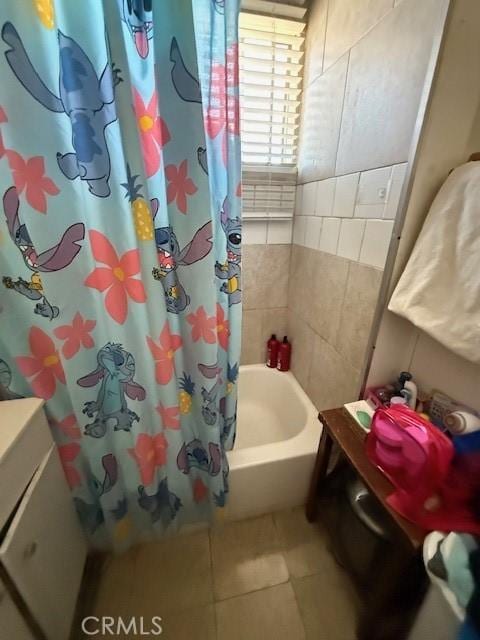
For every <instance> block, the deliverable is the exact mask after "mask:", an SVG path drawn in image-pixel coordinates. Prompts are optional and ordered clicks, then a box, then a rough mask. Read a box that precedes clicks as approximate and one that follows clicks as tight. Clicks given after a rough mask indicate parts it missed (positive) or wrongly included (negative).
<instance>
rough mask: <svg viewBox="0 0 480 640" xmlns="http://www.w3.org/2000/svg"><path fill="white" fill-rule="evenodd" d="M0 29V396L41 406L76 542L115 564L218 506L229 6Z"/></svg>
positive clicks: (61, 19)
mask: <svg viewBox="0 0 480 640" xmlns="http://www.w3.org/2000/svg"><path fill="white" fill-rule="evenodd" d="M0 18H1V24H0V28H1V40H0V96H1V97H0V136H1V137H0V167H1V171H0V181H1V184H0V188H1V195H2V199H3V207H2V211H0V248H1V257H0V277H1V280H2V282H1V283H0V348H1V351H0V383H1V385H2V389H3V395H4V396H6V397H8V398H18V397H22V396H32V395H33V396H37V397H40V398H43V399H44V400H45V401H46V405H45V407H46V412H47V416H48V419H49V422H50V425H51V429H52V432H53V435H54V437H55V439H56V442H57V444H58V450H59V454H60V458H61V461H62V464H63V467H64V470H65V474H66V477H67V480H68V482H69V484H70V487H71V489H72V492H73V500H74V502H75V506H76V509H77V512H78V515H79V517H80V520H81V522H82V524H83V527H84V528H85V531H86V532H87V535H88V537H89V540H90V542H91V544H92V545H93V546H95V547H99V548H116V549H122V548H126V547H128V546H129V545H130V544H131V543H132V542H134V541H138V540H147V539H150V538H152V537H154V536H155V535H160V534H162V533H164V532H166V531H172V530H175V529H176V528H177V527H178V526H180V525H184V524H187V523H191V522H196V521H199V520H205V519H208V518H210V517H211V516H212V514H213V513H214V512H215V509H216V508H217V507H223V506H224V505H225V502H226V496H227V493H228V480H227V476H228V464H227V459H226V455H225V451H226V450H228V449H229V448H231V447H232V446H233V442H234V437H235V420H236V382H237V374H238V364H239V349H240V321H241V280H240V275H241V274H240V259H241V252H240V246H241V221H240V152H239V112H238V60H237V57H238V44H237V19H238V0H169V1H166V0H162V1H160V0H153V1H152V0H103V2H102V1H101V0H82V1H81V2H76V1H75V2H74V1H73V0H32V1H30V2H27V0H25V2H11V3H3V5H2V7H1V9H0ZM3 426H4V425H2V427H3Z"/></svg>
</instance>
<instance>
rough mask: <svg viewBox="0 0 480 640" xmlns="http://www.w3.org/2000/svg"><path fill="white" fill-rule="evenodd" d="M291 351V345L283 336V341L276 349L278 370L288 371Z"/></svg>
mask: <svg viewBox="0 0 480 640" xmlns="http://www.w3.org/2000/svg"><path fill="white" fill-rule="evenodd" d="M291 353H292V345H291V344H290V342H289V341H288V340H287V336H284V337H283V342H282V343H281V345H280V348H279V350H278V363H277V369H278V370H279V371H288V370H289V369H290V355H291Z"/></svg>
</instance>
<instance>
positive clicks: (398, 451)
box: [366, 405, 480, 535]
mask: <svg viewBox="0 0 480 640" xmlns="http://www.w3.org/2000/svg"><path fill="white" fill-rule="evenodd" d="M366 448H367V455H368V457H369V459H370V460H371V461H372V462H373V463H374V464H375V465H376V466H377V467H378V468H379V469H380V470H381V471H382V472H383V473H384V474H385V475H386V476H387V477H388V479H389V480H390V481H391V483H392V484H393V485H394V487H395V491H394V492H393V493H392V494H391V495H390V496H389V497H388V498H387V503H388V504H389V506H390V507H391V508H392V509H394V510H395V511H397V512H398V513H400V515H402V516H404V517H405V518H407V519H408V520H411V521H412V522H415V523H416V524H418V525H419V526H421V527H423V528H425V529H429V530H440V531H464V532H468V533H473V534H477V535H478V534H480V521H479V520H478V511H477V509H476V508H475V501H476V500H478V498H479V496H480V477H478V476H476V474H475V475H472V474H471V473H470V471H469V469H470V466H469V465H468V464H467V463H468V454H459V453H455V449H454V446H453V443H452V441H451V440H450V439H449V438H448V437H447V436H446V435H445V434H443V433H442V432H441V431H439V429H438V428H437V427H435V426H434V425H433V424H432V423H430V422H428V421H427V420H424V419H423V418H422V417H421V416H419V415H418V413H416V412H415V411H412V410H411V409H409V408H408V407H405V406H403V405H393V406H391V407H389V408H383V407H381V408H379V409H377V411H376V412H375V414H374V416H373V419H372V427H371V430H370V432H369V434H368V436H367V441H366ZM476 512H477V513H476Z"/></svg>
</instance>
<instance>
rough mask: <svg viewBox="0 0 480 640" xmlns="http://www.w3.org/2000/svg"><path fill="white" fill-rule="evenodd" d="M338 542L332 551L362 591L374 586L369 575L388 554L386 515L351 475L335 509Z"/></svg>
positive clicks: (374, 573)
mask: <svg viewBox="0 0 480 640" xmlns="http://www.w3.org/2000/svg"><path fill="white" fill-rule="evenodd" d="M336 524H337V528H336V531H337V543H336V544H335V545H334V549H333V551H334V553H335V555H336V556H337V560H338V561H339V562H340V563H341V564H343V565H344V566H346V568H347V569H348V571H349V572H350V573H351V575H352V576H353V577H354V579H355V581H356V582H357V584H358V586H359V587H360V588H361V590H362V592H364V593H366V592H369V591H370V590H371V587H372V586H373V581H372V575H376V574H377V573H378V568H379V563H382V564H383V563H384V562H385V558H387V557H388V555H389V554H388V549H389V546H390V545H391V544H392V534H391V524H390V521H389V518H388V515H387V514H386V513H385V511H384V509H383V508H382V507H381V506H380V505H379V504H378V502H377V500H376V499H375V497H374V496H372V494H371V493H370V492H369V490H368V489H367V487H366V486H365V485H364V484H363V482H362V481H361V480H360V479H359V478H358V477H357V476H354V477H351V478H350V479H349V480H348V481H347V482H346V485H345V490H344V492H343V497H342V505H341V508H340V509H339V510H338V511H337V523H336Z"/></svg>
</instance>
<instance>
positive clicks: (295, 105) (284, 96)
mask: <svg viewBox="0 0 480 640" xmlns="http://www.w3.org/2000/svg"><path fill="white" fill-rule="evenodd" d="M239 27H240V29H239V31H240V52H239V53H240V56H239V57H240V61H239V62H240V119H241V133H242V162H243V164H248V165H264V166H265V165H274V166H275V167H278V166H285V165H287V166H291V167H294V166H295V164H296V161H297V145H298V129H299V125H300V102H301V94H302V74H303V48H304V31H305V23H304V22H301V21H298V20H289V19H285V18H279V17H276V16H272V15H258V14H254V13H247V12H245V11H243V12H242V13H241V14H240V25H239ZM272 168H273V167H272Z"/></svg>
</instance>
